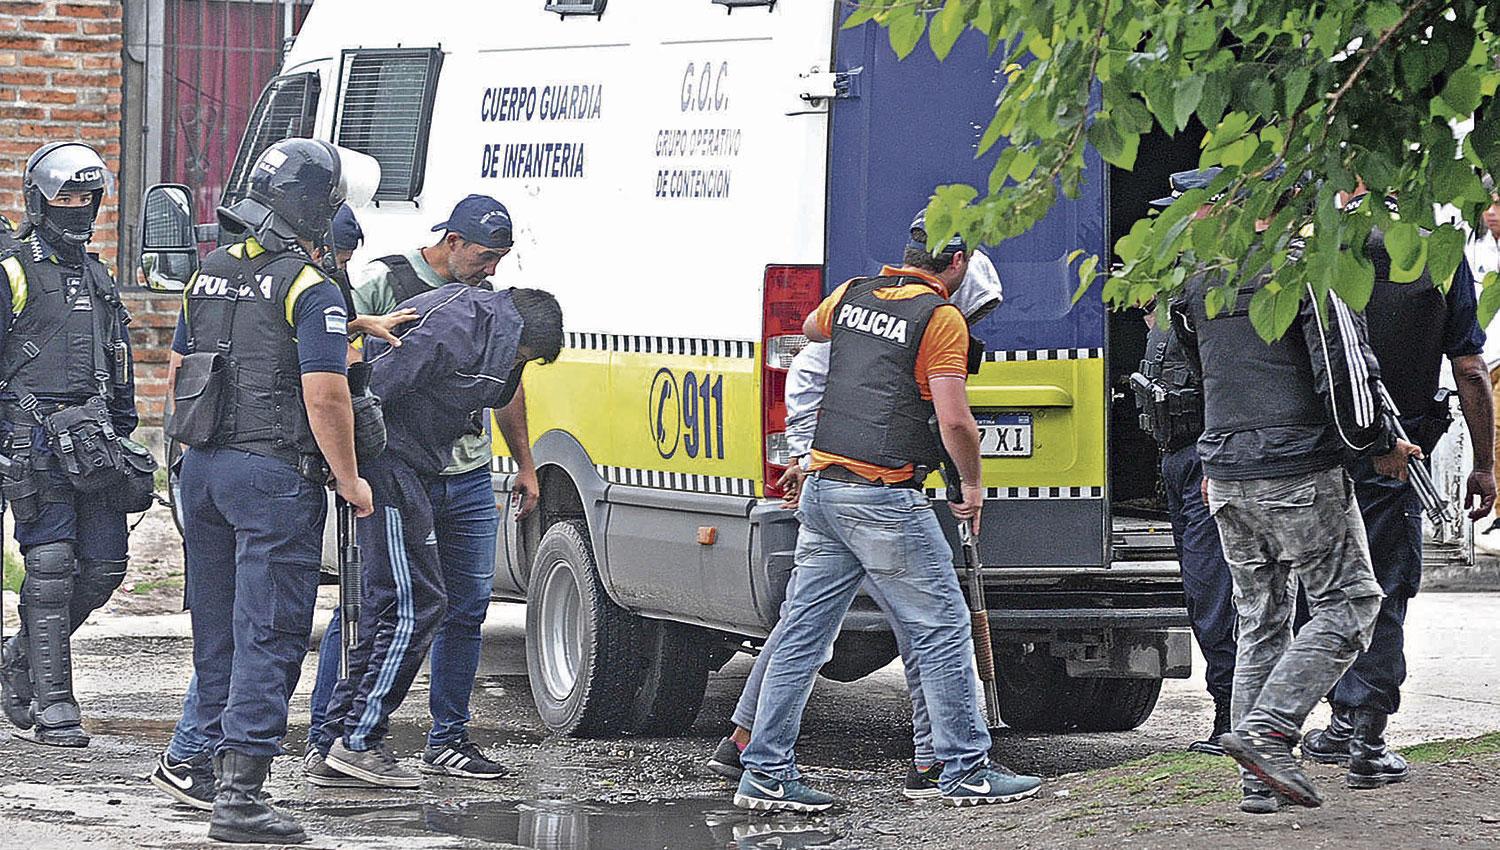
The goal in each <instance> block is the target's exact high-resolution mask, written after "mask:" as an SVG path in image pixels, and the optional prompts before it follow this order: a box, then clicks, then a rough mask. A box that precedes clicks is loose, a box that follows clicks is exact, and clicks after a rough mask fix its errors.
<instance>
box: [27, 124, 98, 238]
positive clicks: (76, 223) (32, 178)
mask: <svg viewBox="0 0 1500 850" xmlns="http://www.w3.org/2000/svg"><path fill="white" fill-rule="evenodd" d="M114 186H115V176H114V174H113V173H111V172H110V170H109V166H107V165H105V164H104V159H103V158H102V157H100V156H99V152H98V151H96V150H94V149H93V148H91V147H89V146H88V145H86V144H84V143H83V142H49V143H48V144H45V145H42V146H41V147H39V148H37V149H36V152H35V153H33V154H32V155H31V157H30V158H29V159H27V160H26V175H25V177H24V178H23V179H22V182H21V193H22V195H23V196H24V197H25V201H26V223H27V225H29V226H30V228H31V229H33V230H39V231H41V233H42V236H43V237H44V238H46V239H47V241H48V242H49V243H51V244H52V245H53V246H54V247H57V248H72V249H76V250H82V246H83V245H85V244H86V243H87V242H88V241H89V239H90V238H92V237H93V235H94V219H95V218H97V217H98V215H99V205H100V204H101V203H103V201H104V193H105V192H106V191H112V190H113V189H114ZM63 192H90V193H92V195H93V197H92V199H91V200H90V202H89V206H88V207H87V208H86V211H85V208H83V207H78V208H76V211H74V210H69V211H68V212H60V210H64V209H67V208H62V207H53V206H52V205H51V202H52V201H53V200H55V199H56V198H57V196H58V195H60V194H62V193H63Z"/></svg>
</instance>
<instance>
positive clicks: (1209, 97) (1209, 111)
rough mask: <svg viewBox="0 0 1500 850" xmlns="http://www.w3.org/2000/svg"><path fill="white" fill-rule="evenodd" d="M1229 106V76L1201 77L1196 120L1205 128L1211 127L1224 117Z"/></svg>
mask: <svg viewBox="0 0 1500 850" xmlns="http://www.w3.org/2000/svg"><path fill="white" fill-rule="evenodd" d="M1228 106H1229V75H1228V74H1224V73H1206V74H1204V76H1203V96H1202V97H1201V98H1199V99H1198V120H1199V121H1200V122H1202V123H1203V126H1205V127H1212V126H1214V125H1215V124H1218V123H1219V119H1220V118H1223V117H1224V110H1225V109H1226V108H1227V107H1228Z"/></svg>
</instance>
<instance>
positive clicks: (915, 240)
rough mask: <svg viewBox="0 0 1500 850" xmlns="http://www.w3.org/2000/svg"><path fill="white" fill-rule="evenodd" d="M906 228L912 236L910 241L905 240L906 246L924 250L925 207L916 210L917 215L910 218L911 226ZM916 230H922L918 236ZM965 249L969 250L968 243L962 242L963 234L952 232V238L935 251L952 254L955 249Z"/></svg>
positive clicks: (925, 242) (925, 230)
mask: <svg viewBox="0 0 1500 850" xmlns="http://www.w3.org/2000/svg"><path fill="white" fill-rule="evenodd" d="M908 229H909V230H910V231H911V234H912V236H911V241H910V242H907V243H906V246H907V247H908V248H919V249H921V250H923V251H926V250H927V208H926V207H922V208H921V209H920V210H917V217H916V218H914V219H912V220H911V227H910V228H908ZM917 231H921V232H922V235H921V236H920V237H918V236H917V235H916V234H917ZM967 250H969V246H968V243H966V242H964V237H963V234H960V233H955V234H953V238H952V239H949V240H948V244H947V245H944V246H942V247H941V248H939V249H938V250H937V251H936V253H938V254H952V253H954V252H956V251H967Z"/></svg>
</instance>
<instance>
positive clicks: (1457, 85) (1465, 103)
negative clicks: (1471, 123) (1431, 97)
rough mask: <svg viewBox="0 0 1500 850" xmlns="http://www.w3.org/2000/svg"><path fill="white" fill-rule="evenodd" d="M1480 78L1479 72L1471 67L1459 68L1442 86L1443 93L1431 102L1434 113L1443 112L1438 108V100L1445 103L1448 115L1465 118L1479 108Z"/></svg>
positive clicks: (1439, 113)
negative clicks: (1446, 83)
mask: <svg viewBox="0 0 1500 850" xmlns="http://www.w3.org/2000/svg"><path fill="white" fill-rule="evenodd" d="M1481 83H1482V80H1480V77H1479V72H1478V71H1476V70H1474V69H1473V68H1459V69H1458V70H1457V71H1454V72H1453V76H1451V77H1449V78H1448V85H1446V86H1444V87H1443V93H1442V94H1441V95H1439V96H1438V100H1437V101H1434V102H1433V105H1432V111H1433V114H1434V115H1441V114H1443V113H1442V112H1441V111H1440V110H1439V109H1438V101H1441V103H1443V104H1446V105H1447V107H1448V109H1449V110H1450V111H1451V112H1450V117H1454V118H1467V117H1468V116H1469V115H1470V114H1472V113H1473V112H1474V110H1475V109H1477V108H1479V97H1480V95H1479V89H1480V85H1481Z"/></svg>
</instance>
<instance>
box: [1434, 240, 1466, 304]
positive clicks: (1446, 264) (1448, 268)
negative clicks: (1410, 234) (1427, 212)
mask: <svg viewBox="0 0 1500 850" xmlns="http://www.w3.org/2000/svg"><path fill="white" fill-rule="evenodd" d="M1463 259H1464V234H1463V233H1462V232H1461V231H1459V229H1458V228H1456V227H1454V226H1453V225H1451V224H1445V225H1443V226H1442V227H1439V228H1438V229H1437V230H1434V231H1433V232H1432V235H1430V236H1428V237H1427V270H1428V271H1429V272H1431V273H1432V279H1433V280H1434V281H1436V282H1437V285H1438V287H1439V288H1440V289H1442V290H1443V291H1444V292H1447V291H1448V286H1449V285H1450V284H1452V282H1453V273H1454V272H1456V271H1458V264H1459V263H1460V262H1462V261H1463Z"/></svg>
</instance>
